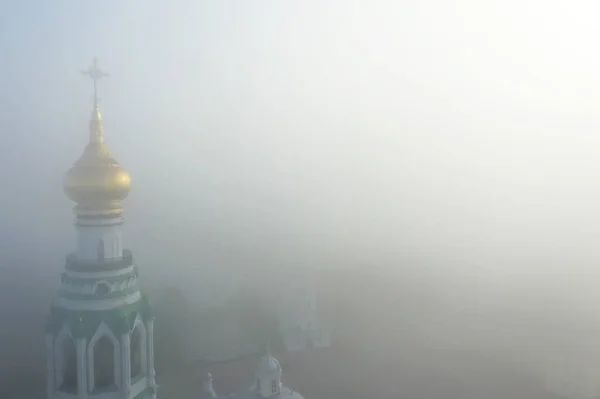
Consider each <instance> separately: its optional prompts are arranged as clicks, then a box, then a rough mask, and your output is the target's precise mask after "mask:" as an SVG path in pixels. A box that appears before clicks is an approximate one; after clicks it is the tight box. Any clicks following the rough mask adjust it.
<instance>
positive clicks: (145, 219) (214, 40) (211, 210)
mask: <svg viewBox="0 0 600 399" xmlns="http://www.w3.org/2000/svg"><path fill="white" fill-rule="evenodd" d="M599 11H600V9H599V6H596V5H595V4H594V3H593V2H591V1H587V2H569V3H567V2H548V1H541V0H539V1H534V0H520V1H516V0H514V1H513V0H508V1H501V2H500V1H499V2H496V1H481V0H473V1H450V0H444V1H442V0H439V1H428V0H419V1H413V2H409V1H393V0H389V1H383V0H369V1H351V0H343V1H342V0H318V1H317V0H314V1H308V0H305V1H282V0H273V1H260V0H256V1H217V0H213V1H197V0H196V1H191V0H190V1H157V0H137V1H133V0H132V1H127V2H123V1H103V2H91V1H59V0H56V1H51V2H48V1H22V2H10V4H4V5H3V6H2V8H1V9H0V52H1V54H2V55H3V57H2V60H3V61H2V63H0V88H1V89H2V90H1V94H0V132H2V137H3V143H4V144H3V145H2V146H0V156H1V157H2V160H3V165H4V166H3V167H2V168H0V179H1V181H2V182H3V194H2V196H0V206H1V207H2V209H3V210H4V211H5V215H4V217H3V222H2V224H1V225H0V238H2V241H3V242H4V243H5V246H4V248H2V249H3V250H5V251H7V252H10V251H13V252H15V251H17V252H18V249H19V248H21V246H22V245H25V243H28V244H29V245H30V246H31V247H32V249H31V251H34V252H36V251H37V253H39V254H42V255H44V256H46V255H48V256H49V254H51V255H52V256H53V257H57V264H60V262H62V256H63V254H64V253H65V252H67V251H68V250H69V249H70V248H72V246H73V244H72V238H73V237H72V235H73V233H72V226H71V225H70V223H69V222H70V220H71V217H72V216H71V214H70V204H69V202H68V200H67V199H66V198H65V197H64V195H63V194H62V189H61V186H60V184H61V179H62V177H63V174H64V172H65V171H66V170H67V169H68V168H69V167H70V165H71V164H72V163H73V162H74V161H75V160H76V158H77V157H78V156H79V155H80V153H81V151H82V149H83V146H84V145H85V142H86V140H87V119H88V117H89V113H90V109H91V83H90V82H88V81H86V80H85V78H84V77H82V76H81V75H80V73H79V71H80V70H81V69H84V68H86V67H88V66H89V64H90V63H91V59H92V58H93V57H94V56H97V57H98V58H99V61H100V66H101V67H102V68H104V69H106V70H107V71H108V72H110V74H111V77H110V78H109V79H106V80H105V81H103V82H102V83H101V85H100V96H101V98H102V102H101V106H102V111H103V114H104V119H105V134H106V141H107V143H108V145H109V147H110V148H111V150H112V151H113V153H114V155H115V156H116V158H117V159H118V160H119V161H120V162H121V163H122V164H123V165H124V166H125V167H126V168H127V169H128V170H129V171H130V172H131V174H132V177H133V181H134V188H133V191H132V193H131V195H130V198H129V199H128V200H127V203H126V207H127V217H128V221H127V223H128V224H127V226H128V227H127V229H128V234H129V235H128V240H129V242H130V243H131V246H132V247H133V248H134V250H135V251H136V254H137V255H138V257H142V259H144V260H145V261H146V262H149V261H150V259H151V258H152V257H155V256H156V257H158V259H160V260H161V262H167V263H170V264H165V265H164V268H165V269H166V270H170V269H172V268H173V267H175V266H177V263H178V262H181V263H185V264H186V265H187V266H188V267H192V268H193V267H196V266H197V267H201V265H204V264H218V263H219V262H221V263H227V262H228V261H235V262H238V263H243V262H245V261H249V260H248V259H249V258H248V257H251V256H255V260H256V261H257V262H260V261H264V260H265V259H270V260H271V261H273V262H283V263H285V262H289V263H294V262H305V261H306V262H313V263H314V264H316V265H319V266H327V265H328V264H337V265H344V264H348V265H351V264H352V265H359V264H373V265H375V264H379V265H385V266H389V267H397V266H398V265H399V264H401V263H404V262H407V259H414V258H420V259H431V260H435V261H436V262H438V263H439V264H440V265H449V266H451V267H454V268H456V270H466V269H467V268H468V270H470V271H473V270H489V269H497V270H504V271H509V272H523V271H525V272H527V271H536V270H540V269H548V268H550V270H554V271H557V272H564V271H566V270H569V271H573V270H576V268H577V267H579V266H581V270H592V268H588V266H591V265H596V267H597V264H598V262H599V261H600V250H598V245H597V242H598V238H599V237H600V213H599V212H598V208H599V206H600V205H599V203H600V184H599V179H598V176H600V158H599V157H598V156H597V154H598V149H599V148H600V135H599V134H598V133H599V131H600V119H599V118H600V117H599V113H598V108H599V105H600V95H599V93H600V79H599V78H598V76H599V75H598V71H600V56H599V55H598V54H600V53H599V52H598V49H597V46H596V45H595V44H596V38H598V37H600V25H598V23H597V15H598V12H599ZM159 244H160V245H159ZM31 251H29V252H31ZM251 253H252V255H251ZM58 257H60V258H58ZM174 259H175V260H174ZM159 263H160V262H159ZM156 267H157V268H162V267H163V266H161V265H156Z"/></svg>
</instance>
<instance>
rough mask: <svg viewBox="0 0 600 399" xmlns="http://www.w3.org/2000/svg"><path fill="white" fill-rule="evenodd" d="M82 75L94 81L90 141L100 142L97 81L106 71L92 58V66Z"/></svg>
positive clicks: (101, 131)
mask: <svg viewBox="0 0 600 399" xmlns="http://www.w3.org/2000/svg"><path fill="white" fill-rule="evenodd" d="M82 73H83V74H84V75H88V76H89V77H90V78H91V79H92V80H93V81H94V109H93V111H92V117H91V119H90V143H102V142H103V141H104V133H103V128H102V116H101V115H100V107H99V105H98V85H97V83H98V81H99V80H100V79H101V78H104V77H108V76H109V75H108V73H106V72H104V71H102V70H101V69H99V68H98V59H97V58H94V60H93V62H92V66H91V67H90V69H88V70H87V71H82Z"/></svg>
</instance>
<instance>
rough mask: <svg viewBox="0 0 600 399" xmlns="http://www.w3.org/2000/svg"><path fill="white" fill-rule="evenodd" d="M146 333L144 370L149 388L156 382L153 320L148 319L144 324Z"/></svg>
mask: <svg viewBox="0 0 600 399" xmlns="http://www.w3.org/2000/svg"><path fill="white" fill-rule="evenodd" d="M146 324H147V327H146V333H147V334H148V338H147V339H146V346H147V353H148V356H146V361H147V362H148V366H147V367H146V370H148V382H149V384H150V386H155V385H156V381H155V380H154V376H155V374H156V372H155V371H154V320H153V319H150V320H148V322H147V323H146Z"/></svg>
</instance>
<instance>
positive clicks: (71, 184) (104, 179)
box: [46, 60, 157, 399]
mask: <svg viewBox="0 0 600 399" xmlns="http://www.w3.org/2000/svg"><path fill="white" fill-rule="evenodd" d="M86 74H88V75H89V76H90V77H91V78H92V79H93V81H94V107H93V111H92V116H91V120H90V126H89V130H90V131H89V143H88V145H87V146H86V147H85V150H84V151H83V155H82V156H81V157H80V158H79V160H77V162H76V163H75V165H74V166H73V167H72V168H71V169H70V170H69V171H68V172H67V174H66V176H65V181H64V189H65V192H66V194H67V196H68V197H69V198H70V199H71V200H73V201H74V202H75V203H76V204H77V205H76V206H75V208H74V211H75V215H76V220H75V226H76V229H77V248H76V251H75V252H73V253H71V254H70V255H68V256H67V260H66V266H65V272H63V273H62V276H61V283H62V284H61V288H60V291H59V293H58V297H57V299H56V300H55V302H54V303H53V304H52V307H51V311H50V315H49V317H48V322H47V327H46V351H47V397H48V399H67V398H70V399H84V398H86V399H94V398H98V399H117V398H118V399H131V398H136V399H143V398H148V399H156V390H157V385H156V383H155V380H154V375H155V372H154V350H153V330H154V321H153V314H152V309H151V308H150V305H149V303H148V300H147V299H146V297H145V296H144V295H143V294H142V293H141V292H140V287H139V280H138V268H137V266H136V265H135V263H134V261H133V257H132V255H131V252H130V251H128V250H127V249H124V247H123V234H122V225H123V212H122V207H121V200H123V199H124V198H125V197H126V196H127V194H128V193H129V190H130V186H131V180H130V177H129V174H128V173H127V172H126V171H125V170H124V169H123V168H122V167H121V165H119V163H118V162H117V161H116V160H115V159H114V158H112V156H111V155H110V152H109V150H108V148H107V147H106V145H105V144H104V132H103V126H102V117H101V115H100V110H99V107H98V102H97V98H96V81H97V80H98V79H99V78H101V77H103V76H106V74H104V73H103V72H102V71H100V70H99V69H98V68H97V67H96V61H95V60H94V65H93V66H92V68H91V69H90V70H88V71H86Z"/></svg>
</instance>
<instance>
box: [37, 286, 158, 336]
mask: <svg viewBox="0 0 600 399" xmlns="http://www.w3.org/2000/svg"><path fill="white" fill-rule="evenodd" d="M138 314H139V315H140V317H141V319H142V320H143V321H147V320H151V319H153V318H154V313H153V311H152V307H151V306H150V303H149V301H148V298H147V297H146V295H143V296H142V298H141V299H140V300H139V301H137V302H135V303H132V304H130V305H123V306H121V307H119V308H116V309H110V310H94V311H91V310H90V311H78V310H66V309H63V308H60V307H57V306H53V307H52V308H51V310H50V315H49V316H48V319H47V322H46V332H49V333H53V334H57V333H58V332H59V331H60V330H61V329H62V328H63V326H64V325H67V326H68V328H69V330H70V331H71V334H72V335H73V337H74V338H76V339H77V338H87V339H90V338H92V337H93V336H94V334H95V333H96V331H97V330H98V326H100V323H102V322H104V323H105V324H106V325H107V326H108V328H110V330H111V331H112V332H113V333H114V334H115V335H116V336H117V338H118V337H119V336H120V335H121V334H122V333H124V332H129V331H131V329H132V328H133V322H134V321H135V318H136V317H137V315H138Z"/></svg>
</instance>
